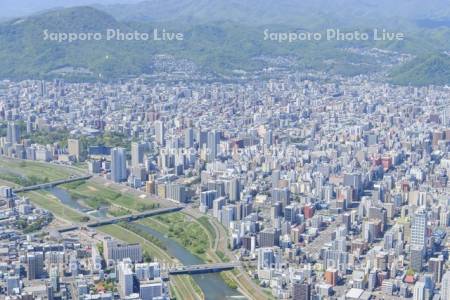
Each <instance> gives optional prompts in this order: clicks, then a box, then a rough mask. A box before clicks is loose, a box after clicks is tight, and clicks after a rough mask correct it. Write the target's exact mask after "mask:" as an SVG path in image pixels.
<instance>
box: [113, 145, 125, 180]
mask: <svg viewBox="0 0 450 300" xmlns="http://www.w3.org/2000/svg"><path fill="white" fill-rule="evenodd" d="M126 179H127V165H126V155H125V149H123V148H114V149H112V150H111V180H113V181H114V182H122V181H125V180H126Z"/></svg>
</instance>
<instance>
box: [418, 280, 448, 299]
mask: <svg viewBox="0 0 450 300" xmlns="http://www.w3.org/2000/svg"><path fill="white" fill-rule="evenodd" d="M413 299H414V300H425V283H424V282H422V281H418V282H416V284H415V285H414V289H413ZM443 299H445V298H443ZM447 299H448V298H447Z"/></svg>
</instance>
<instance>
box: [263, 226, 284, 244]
mask: <svg viewBox="0 0 450 300" xmlns="http://www.w3.org/2000/svg"><path fill="white" fill-rule="evenodd" d="M279 243H280V231H279V230H278V229H275V228H266V229H264V230H263V231H261V232H260V233H259V245H260V247H273V246H278V245H279Z"/></svg>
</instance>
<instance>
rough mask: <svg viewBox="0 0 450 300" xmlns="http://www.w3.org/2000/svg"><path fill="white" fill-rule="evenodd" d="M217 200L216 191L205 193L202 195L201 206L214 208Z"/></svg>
mask: <svg viewBox="0 0 450 300" xmlns="http://www.w3.org/2000/svg"><path fill="white" fill-rule="evenodd" d="M216 198H217V192H216V191H205V192H202V193H201V194H200V204H201V205H203V206H205V207H207V208H208V209H211V208H213V201H214V199H216Z"/></svg>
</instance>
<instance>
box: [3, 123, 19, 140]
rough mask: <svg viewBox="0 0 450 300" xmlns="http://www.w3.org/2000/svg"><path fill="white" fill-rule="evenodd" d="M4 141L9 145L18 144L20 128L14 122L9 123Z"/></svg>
mask: <svg viewBox="0 0 450 300" xmlns="http://www.w3.org/2000/svg"><path fill="white" fill-rule="evenodd" d="M6 141H7V142H8V143H11V144H18V143H19V142H20V127H19V125H18V124H16V123H14V122H9V123H8V127H7V131H6Z"/></svg>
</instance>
